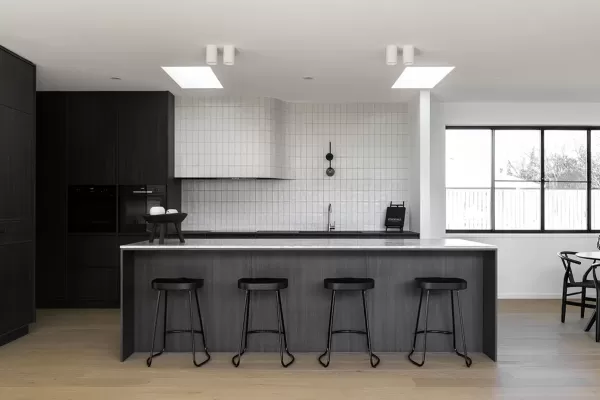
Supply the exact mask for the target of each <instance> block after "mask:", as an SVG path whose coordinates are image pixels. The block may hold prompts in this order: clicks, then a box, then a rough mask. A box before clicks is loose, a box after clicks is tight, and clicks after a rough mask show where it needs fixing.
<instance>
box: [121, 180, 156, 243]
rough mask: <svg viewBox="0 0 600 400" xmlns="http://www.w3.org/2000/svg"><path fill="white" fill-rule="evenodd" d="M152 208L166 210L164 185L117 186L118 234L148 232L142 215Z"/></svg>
mask: <svg viewBox="0 0 600 400" xmlns="http://www.w3.org/2000/svg"><path fill="white" fill-rule="evenodd" d="M152 207H165V208H167V186H166V185H135V186H119V233H144V232H147V231H149V229H148V224H147V222H146V220H145V219H144V215H146V214H149V213H150V209H151V208H152Z"/></svg>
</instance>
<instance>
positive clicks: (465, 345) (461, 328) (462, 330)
mask: <svg viewBox="0 0 600 400" xmlns="http://www.w3.org/2000/svg"><path fill="white" fill-rule="evenodd" d="M456 302H457V304H458V316H459V318H460V331H461V333H462V342H463V351H464V354H461V353H460V352H459V351H458V350H456V348H455V349H454V351H455V352H456V354H458V355H459V356H461V357H462V358H464V359H465V364H466V365H467V367H468V368H470V367H471V364H473V361H472V360H471V359H470V358H469V356H468V354H467V340H466V339H465V323H464V321H463V316H462V307H461V306H460V293H459V292H458V291H457V292H456ZM452 310H453V311H454V307H452ZM452 324H454V318H452Z"/></svg>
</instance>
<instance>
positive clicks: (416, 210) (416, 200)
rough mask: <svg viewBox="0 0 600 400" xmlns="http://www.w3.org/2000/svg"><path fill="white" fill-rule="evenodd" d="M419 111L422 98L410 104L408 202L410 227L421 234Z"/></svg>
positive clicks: (414, 99) (413, 100)
mask: <svg viewBox="0 0 600 400" xmlns="http://www.w3.org/2000/svg"><path fill="white" fill-rule="evenodd" d="M419 111H420V96H415V97H414V98H413V99H411V101H410V102H409V103H408V130H409V137H410V190H409V194H410V199H409V201H408V204H409V206H408V209H407V213H408V218H406V220H407V221H408V222H409V224H410V227H411V229H412V230H413V231H415V232H421V215H420V214H421V188H420V182H421V172H420V171H421V169H420V165H419V164H420V162H421V159H420V153H419V147H420V142H419V136H420V135H419V134H420V131H419V127H420V124H419V121H420V117H419Z"/></svg>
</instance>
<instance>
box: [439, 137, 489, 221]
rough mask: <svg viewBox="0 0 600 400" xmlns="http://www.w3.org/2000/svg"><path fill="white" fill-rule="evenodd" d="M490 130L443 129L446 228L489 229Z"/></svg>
mask: <svg viewBox="0 0 600 400" xmlns="http://www.w3.org/2000/svg"><path fill="white" fill-rule="evenodd" d="M491 180H492V131H491V129H483V130H479V129H448V130H447V131H446V229H455V230H463V229H464V230H471V229H472V230H487V229H491V198H492V196H491V195H492V191H491Z"/></svg>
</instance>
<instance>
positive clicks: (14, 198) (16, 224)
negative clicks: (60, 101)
mask: <svg viewBox="0 0 600 400" xmlns="http://www.w3.org/2000/svg"><path fill="white" fill-rule="evenodd" d="M0 53H1V51H0ZM34 135H35V128H34V120H33V116H32V115H30V114H26V113H24V112H22V111H19V110H15V109H13V108H8V107H6V106H4V105H0V244H3V243H13V242H22V241H27V240H32V239H33V187H34V186H33V185H34V175H33V165H34V164H33V162H34V143H33V141H34Z"/></svg>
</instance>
